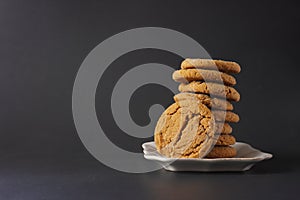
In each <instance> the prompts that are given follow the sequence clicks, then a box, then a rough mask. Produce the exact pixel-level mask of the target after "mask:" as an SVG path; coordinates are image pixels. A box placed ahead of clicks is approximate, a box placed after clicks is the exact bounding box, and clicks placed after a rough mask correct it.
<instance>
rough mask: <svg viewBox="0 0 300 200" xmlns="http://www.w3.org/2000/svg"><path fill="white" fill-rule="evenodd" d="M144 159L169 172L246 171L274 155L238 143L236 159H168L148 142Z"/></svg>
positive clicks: (144, 145) (145, 145) (144, 146)
mask: <svg viewBox="0 0 300 200" xmlns="http://www.w3.org/2000/svg"><path fill="white" fill-rule="evenodd" d="M142 147H143V149H144V157H145V158H146V159H148V160H153V161H156V162H157V163H158V164H160V165H161V166H162V167H163V168H165V169H166V170H169V171H199V172H216V171H246V170H248V169H250V168H251V167H252V166H253V165H254V164H255V163H257V162H260V161H263V160H267V159H270V158H272V154H270V153H264V152H261V151H260V150H258V149H254V148H253V147H251V146H250V145H249V144H246V143H242V142H237V143H236V144H234V145H233V147H235V148H236V150H237V156H236V157H234V158H215V159H207V158H202V159H199V158H180V159H176V158H167V157H165V156H162V155H161V154H160V153H158V152H157V150H156V147H155V143H154V142H146V143H144V144H143V145H142Z"/></svg>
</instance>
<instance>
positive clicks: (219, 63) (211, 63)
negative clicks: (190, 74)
mask: <svg viewBox="0 0 300 200" xmlns="http://www.w3.org/2000/svg"><path fill="white" fill-rule="evenodd" d="M192 68H200V69H210V70H215V69H218V70H220V71H222V72H226V73H239V72H240V71H241V67H240V65H239V64H238V63H236V62H231V61H223V60H211V59H192V58H187V59H185V60H184V61H183V62H182V63H181V69H192Z"/></svg>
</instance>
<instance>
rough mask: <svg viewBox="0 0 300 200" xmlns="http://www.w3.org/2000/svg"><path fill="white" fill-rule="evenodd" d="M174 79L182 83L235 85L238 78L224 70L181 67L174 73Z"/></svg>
mask: <svg viewBox="0 0 300 200" xmlns="http://www.w3.org/2000/svg"><path fill="white" fill-rule="evenodd" d="M172 77H173V80H174V81H176V82H180V83H188V82H192V81H205V82H218V83H224V85H230V86H233V85H235V84H236V80H235V78H234V77H233V76H230V75H228V74H226V73H223V72H218V71H214V70H203V69H181V70H176V71H175V72H174V73H173V76H172Z"/></svg>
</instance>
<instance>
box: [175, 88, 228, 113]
mask: <svg viewBox="0 0 300 200" xmlns="http://www.w3.org/2000/svg"><path fill="white" fill-rule="evenodd" d="M174 100H175V102H179V101H190V100H193V101H200V103H203V104H205V105H206V106H207V107H209V108H212V107H213V108H214V109H221V110H233V105H232V104H231V103H230V102H229V101H226V100H225V99H219V98H211V97H209V96H208V95H206V94H195V93H187V92H186V93H179V94H176V95H175V96H174ZM187 103H188V102H187Z"/></svg>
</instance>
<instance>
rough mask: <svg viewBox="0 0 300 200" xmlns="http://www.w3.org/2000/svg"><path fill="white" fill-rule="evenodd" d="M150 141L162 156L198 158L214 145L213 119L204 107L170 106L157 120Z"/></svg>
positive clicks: (198, 105) (196, 105)
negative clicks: (152, 138)
mask: <svg viewBox="0 0 300 200" xmlns="http://www.w3.org/2000/svg"><path fill="white" fill-rule="evenodd" d="M154 140H155V144H156V148H157V150H158V152H160V153H161V154H162V155H164V156H166V157H172V158H182V157H184V158H201V157H203V156H205V155H206V154H207V152H209V151H210V150H211V148H212V147H213V145H214V144H215V143H216V138H215V120H214V117H213V115H212V113H211V111H210V110H209V109H208V108H207V107H206V106H205V105H204V104H192V105H190V106H185V105H180V103H174V104H172V105H171V106H169V107H168V108H167V109H166V110H165V111H164V112H163V114H162V115H161V117H160V118H159V120H158V122H157V125H156V128H155V132H154Z"/></svg>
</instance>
